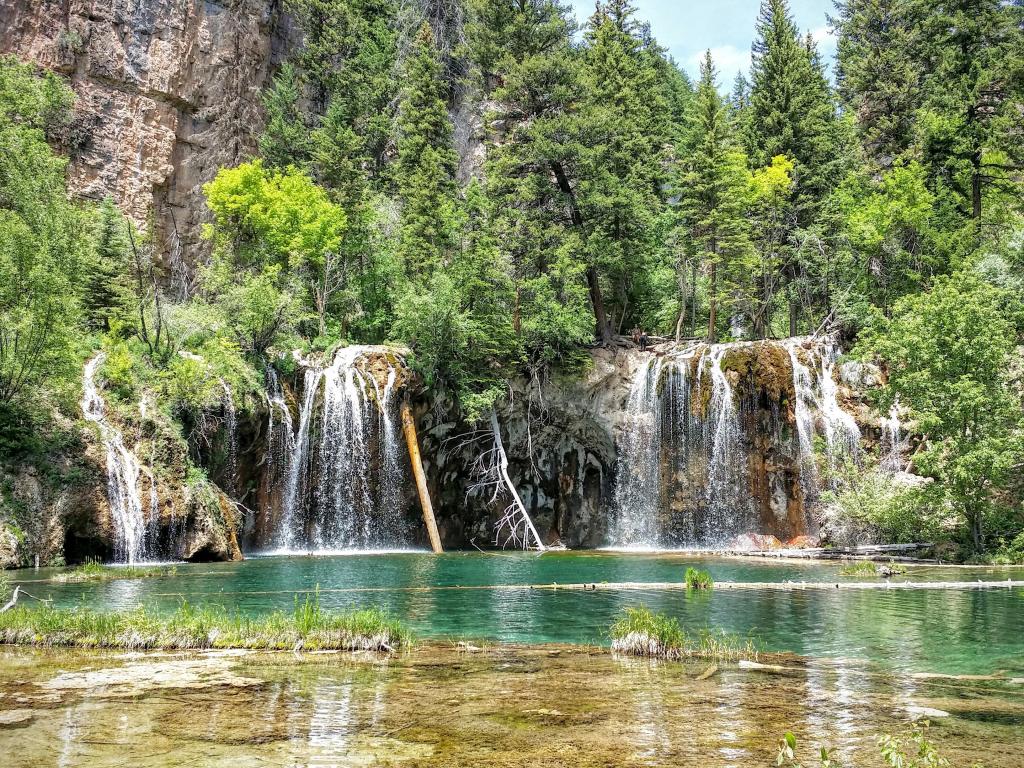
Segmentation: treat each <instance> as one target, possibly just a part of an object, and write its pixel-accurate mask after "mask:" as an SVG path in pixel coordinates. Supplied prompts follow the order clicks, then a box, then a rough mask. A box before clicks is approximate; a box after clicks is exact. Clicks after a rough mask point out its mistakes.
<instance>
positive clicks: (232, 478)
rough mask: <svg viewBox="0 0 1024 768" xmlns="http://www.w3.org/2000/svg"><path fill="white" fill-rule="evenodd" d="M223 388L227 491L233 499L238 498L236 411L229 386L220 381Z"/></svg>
mask: <svg viewBox="0 0 1024 768" xmlns="http://www.w3.org/2000/svg"><path fill="white" fill-rule="evenodd" d="M220 385H221V387H222V388H223V389H224V430H225V432H227V443H228V445H227V449H228V455H227V465H226V469H225V473H226V475H227V486H228V487H227V491H228V493H229V494H230V495H231V496H232V497H233V498H235V499H237V498H238V411H237V410H236V408H235V399H234V398H233V397H232V396H231V387H230V386H229V385H228V383H227V382H226V381H221V383H220Z"/></svg>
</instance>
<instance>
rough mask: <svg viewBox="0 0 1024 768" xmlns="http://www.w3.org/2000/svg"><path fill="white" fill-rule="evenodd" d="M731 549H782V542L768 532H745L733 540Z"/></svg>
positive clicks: (745, 550) (750, 550)
mask: <svg viewBox="0 0 1024 768" xmlns="http://www.w3.org/2000/svg"><path fill="white" fill-rule="evenodd" d="M729 549H735V550H738V551H741V552H763V551H764V550H767V549H782V542H781V541H779V540H778V539H777V538H776V537H775V536H772V535H771V534H766V533H744V534H741V535H739V536H737V537H736V538H735V539H733V540H732V544H731V545H730V546H729Z"/></svg>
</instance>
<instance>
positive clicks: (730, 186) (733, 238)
mask: <svg viewBox="0 0 1024 768" xmlns="http://www.w3.org/2000/svg"><path fill="white" fill-rule="evenodd" d="M678 186H679V190H680V205H679V208H680V212H681V216H682V218H683V222H684V224H685V226H686V227H687V230H688V233H689V235H688V237H689V241H690V243H691V247H692V248H693V249H694V250H695V252H696V257H697V259H698V260H699V261H700V262H701V263H703V264H704V265H705V267H706V269H707V270H708V273H709V283H710V284H709V290H708V302H709V315H708V333H707V337H708V340H709V341H715V340H716V338H717V335H718V327H719V324H720V318H719V316H718V309H719V307H721V308H722V309H723V310H724V312H723V314H725V313H729V312H731V311H733V310H734V309H735V307H734V304H733V302H734V300H735V297H736V295H737V292H738V291H737V289H738V287H739V285H740V284H741V282H742V281H745V280H746V279H748V277H749V275H750V272H751V268H752V258H753V255H754V254H753V250H752V248H751V243H750V233H749V229H748V225H747V220H746V212H747V207H748V204H749V200H750V195H749V191H748V190H749V189H750V186H751V179H750V173H749V172H748V171H747V163H746V158H745V156H744V155H743V152H742V151H741V150H740V149H739V147H738V145H737V144H736V142H735V138H734V136H733V129H732V125H731V123H730V122H729V120H728V115H727V112H726V108H725V103H724V102H723V100H722V97H721V95H720V94H719V93H718V87H717V84H716V80H715V70H714V65H713V63H712V61H711V53H710V51H709V52H708V53H706V54H705V56H704V62H703V64H702V65H701V79H700V83H699V85H698V86H697V96H696V99H695V103H694V108H693V111H692V112H691V115H690V125H689V133H688V136H687V143H686V155H685V159H684V163H683V167H682V172H681V174H680V178H679V181H678ZM726 319H727V318H726Z"/></svg>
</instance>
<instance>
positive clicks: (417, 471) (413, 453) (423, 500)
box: [401, 400, 444, 555]
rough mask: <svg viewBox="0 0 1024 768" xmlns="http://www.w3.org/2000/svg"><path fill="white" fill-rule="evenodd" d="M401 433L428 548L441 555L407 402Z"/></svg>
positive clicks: (417, 441)
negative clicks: (428, 539) (418, 498)
mask: <svg viewBox="0 0 1024 768" xmlns="http://www.w3.org/2000/svg"><path fill="white" fill-rule="evenodd" d="M401 411H402V431H403V432H404V433H405V444H406V445H407V446H408V447H409V463H410V464H412V474H413V476H414V477H415V478H416V490H417V492H418V493H419V495H420V507H422V509H423V522H424V524H425V525H426V526H427V536H428V537H429V538H430V548H431V549H432V550H434V554H435V555H439V554H441V553H442V552H443V551H444V549H442V547H441V536H440V534H439V533H438V532H437V521H436V520H435V519H434V507H433V505H432V504H431V503H430V491H429V490H427V478H426V475H425V474H424V473H423V462H422V460H421V459H420V443H419V439H418V438H417V437H416V422H415V421H413V418H412V409H411V408H409V403H408V401H405V400H403V401H402V408H401Z"/></svg>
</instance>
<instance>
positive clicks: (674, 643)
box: [609, 606, 757, 661]
mask: <svg viewBox="0 0 1024 768" xmlns="http://www.w3.org/2000/svg"><path fill="white" fill-rule="evenodd" d="M609 635H610V636H611V638H612V650H613V651H615V652H617V653H624V654H627V655H630V656H648V657H653V658H661V659H683V658H696V659H713V660H715V661H735V660H738V659H756V658H757V648H756V647H755V645H754V642H753V640H751V639H750V638H747V639H743V638H740V637H737V636H736V635H730V634H727V633H725V632H714V631H712V630H710V629H702V630H700V631H698V632H697V633H695V634H689V633H687V632H686V630H684V629H683V628H682V627H681V626H680V625H679V621H678V619H675V618H672V617H670V616H665V615H664V614H660V613H653V612H652V611H651V610H650V609H649V608H647V607H645V606H639V607H637V608H627V609H626V610H625V612H624V613H623V614H622V615H621V616H620V617H619V618H618V619H617V620H616V621H615V623H614V624H612V626H611V629H610V630H609Z"/></svg>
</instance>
